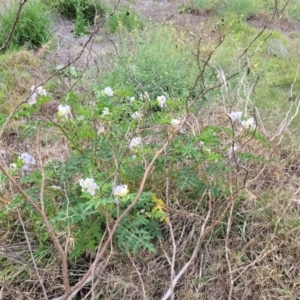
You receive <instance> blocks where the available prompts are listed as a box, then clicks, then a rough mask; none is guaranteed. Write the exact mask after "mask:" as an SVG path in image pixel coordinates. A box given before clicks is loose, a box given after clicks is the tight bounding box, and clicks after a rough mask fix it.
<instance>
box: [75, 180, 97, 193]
mask: <svg viewBox="0 0 300 300" xmlns="http://www.w3.org/2000/svg"><path fill="white" fill-rule="evenodd" d="M79 184H80V186H81V187H82V190H83V191H85V192H88V193H89V194H91V195H92V196H94V195H95V193H96V189H99V187H98V185H97V184H96V182H95V181H94V179H93V178H86V179H84V180H83V179H80V180H79Z"/></svg>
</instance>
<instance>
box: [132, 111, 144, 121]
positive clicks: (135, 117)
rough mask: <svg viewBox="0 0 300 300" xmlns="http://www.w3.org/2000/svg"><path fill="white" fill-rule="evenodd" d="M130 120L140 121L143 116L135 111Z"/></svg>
mask: <svg viewBox="0 0 300 300" xmlns="http://www.w3.org/2000/svg"><path fill="white" fill-rule="evenodd" d="M131 117H132V119H134V120H141V119H142V117H143V114H142V113H141V112H139V111H135V112H134V113H133V114H132V115H131Z"/></svg>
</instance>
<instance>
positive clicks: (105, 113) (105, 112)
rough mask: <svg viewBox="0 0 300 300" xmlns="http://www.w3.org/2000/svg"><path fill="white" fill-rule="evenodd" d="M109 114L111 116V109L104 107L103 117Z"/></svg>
mask: <svg viewBox="0 0 300 300" xmlns="http://www.w3.org/2000/svg"><path fill="white" fill-rule="evenodd" d="M109 114H110V112H109V109H108V108H107V107H104V109H103V110H102V116H106V115H109Z"/></svg>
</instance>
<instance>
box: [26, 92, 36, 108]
mask: <svg viewBox="0 0 300 300" xmlns="http://www.w3.org/2000/svg"><path fill="white" fill-rule="evenodd" d="M36 98H37V93H33V94H32V95H31V96H30V98H29V99H28V104H29V105H30V106H31V105H33V104H35V103H36Z"/></svg>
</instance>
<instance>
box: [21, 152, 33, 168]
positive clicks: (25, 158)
mask: <svg viewBox="0 0 300 300" xmlns="http://www.w3.org/2000/svg"><path fill="white" fill-rule="evenodd" d="M19 160H20V161H21V163H22V165H23V166H22V170H23V171H28V170H29V168H30V165H35V164H36V160H35V158H34V157H33V156H32V155H30V154H28V153H26V152H24V153H21V154H20V156H19Z"/></svg>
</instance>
